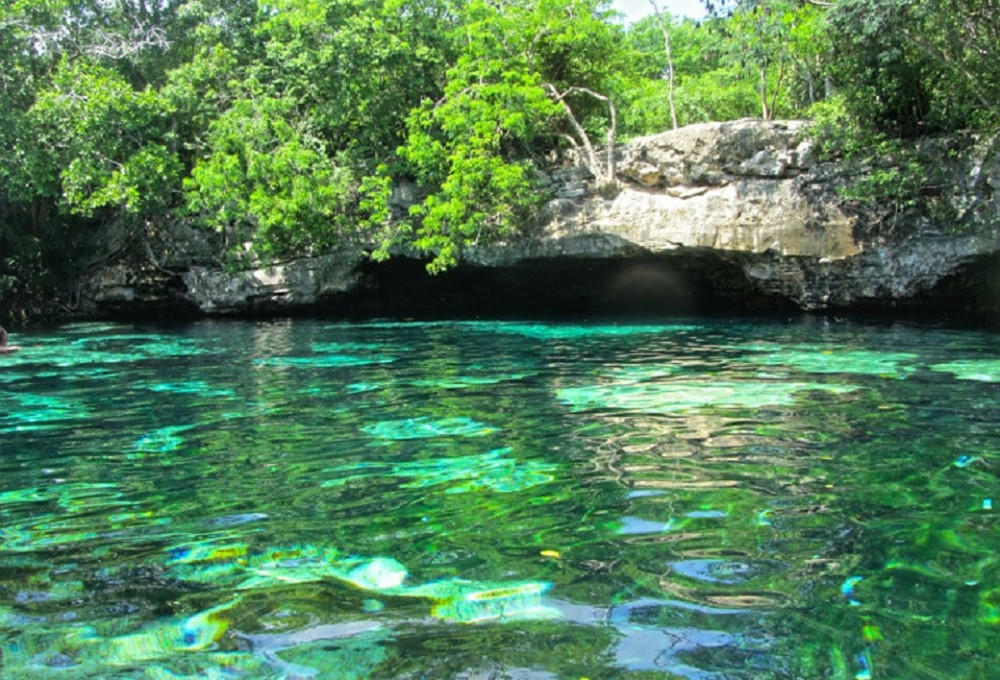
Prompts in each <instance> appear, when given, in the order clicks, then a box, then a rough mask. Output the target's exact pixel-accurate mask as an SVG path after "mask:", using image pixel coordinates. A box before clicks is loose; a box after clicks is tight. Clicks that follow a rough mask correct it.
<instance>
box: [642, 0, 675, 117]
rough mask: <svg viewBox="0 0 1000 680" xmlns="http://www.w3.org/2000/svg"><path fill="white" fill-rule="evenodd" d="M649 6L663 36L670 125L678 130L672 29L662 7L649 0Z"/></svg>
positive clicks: (653, 0) (654, 0)
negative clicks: (671, 38)
mask: <svg viewBox="0 0 1000 680" xmlns="http://www.w3.org/2000/svg"><path fill="white" fill-rule="evenodd" d="M649 4H650V6H651V7H652V8H653V15H654V16H655V17H656V24H657V25H658V26H659V27H660V32H661V33H662V34H663V51H664V52H665V53H666V55H667V83H668V89H667V102H668V103H669V105H670V123H671V125H673V128H674V129H675V130H676V129H677V107H676V106H675V105H674V57H673V53H672V52H671V51H670V27H669V25H668V23H667V20H664V18H663V15H662V14H660V7H659V6H658V5H657V4H656V0H649Z"/></svg>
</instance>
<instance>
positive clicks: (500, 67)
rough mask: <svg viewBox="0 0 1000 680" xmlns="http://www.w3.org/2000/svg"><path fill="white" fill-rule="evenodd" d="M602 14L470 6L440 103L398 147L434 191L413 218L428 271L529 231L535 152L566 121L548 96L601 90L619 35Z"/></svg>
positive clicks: (573, 7) (553, 0) (573, 5)
mask: <svg viewBox="0 0 1000 680" xmlns="http://www.w3.org/2000/svg"><path fill="white" fill-rule="evenodd" d="M598 9H599V5H597V4H595V3H593V2H589V1H588V0H550V1H547V2H542V3H523V4H522V3H517V2H511V3H508V4H507V6H505V7H496V6H494V5H492V4H489V3H485V2H473V3H470V5H469V6H468V8H467V10H466V12H467V13H466V17H467V22H466V23H465V24H464V25H463V26H462V27H461V29H459V30H460V31H461V36H459V39H460V40H462V42H463V43H464V44H463V45H462V52H461V54H460V55H459V56H458V58H457V60H456V63H455V65H454V67H452V68H451V69H450V70H449V71H448V83H447V84H446V86H445V88H444V93H443V97H442V98H441V99H439V100H438V101H436V102H433V101H431V100H425V101H424V102H423V104H422V105H421V106H420V107H419V108H417V109H415V110H414V111H413V112H412V113H411V114H410V116H409V118H408V138H407V140H406V143H405V144H404V145H403V146H401V147H400V149H399V154H400V156H401V157H402V158H403V159H405V160H406V161H407V162H408V164H409V165H408V168H409V170H410V172H412V173H413V175H414V176H415V177H416V179H417V181H418V182H419V183H420V184H421V185H422V186H424V187H426V188H427V189H428V190H429V195H428V196H427V197H426V198H425V199H424V201H423V202H422V203H420V204H419V205H416V206H414V207H413V208H412V209H411V211H410V212H411V216H412V217H414V218H416V220H417V226H416V229H415V231H414V240H413V245H414V246H415V247H416V248H418V249H419V250H422V251H425V252H429V253H432V254H433V255H434V259H433V260H432V262H431V263H430V265H429V267H428V269H429V270H430V271H432V272H437V271H441V270H442V269H445V268H447V267H449V266H453V265H454V264H456V262H457V260H458V258H459V257H460V255H461V253H462V251H463V250H464V249H466V248H468V247H469V246H472V245H475V244H476V243H480V242H485V241H489V240H498V239H503V238H508V237H510V236H513V235H514V234H515V233H517V231H518V230H519V229H520V228H522V227H523V226H525V225H526V224H530V222H531V213H532V211H533V210H534V209H535V208H536V206H538V205H539V203H540V201H541V199H542V198H543V197H544V195H545V193H544V192H543V190H542V187H541V186H540V184H539V180H538V178H537V173H536V165H537V157H538V152H539V151H541V150H544V149H546V148H551V147H552V146H554V140H555V139H556V136H557V135H558V134H560V133H561V132H562V129H563V128H561V127H560V125H561V123H564V121H562V119H561V116H560V113H561V111H562V110H563V109H562V108H561V106H560V104H559V102H558V101H556V100H555V98H554V96H553V95H552V90H556V91H558V92H562V91H563V89H564V88H566V87H567V86H568V85H571V84H572V85H574V86H589V85H595V84H599V83H600V82H601V81H602V78H604V77H605V76H606V74H607V64H608V62H609V58H610V55H611V52H612V50H613V45H614V43H613V40H612V37H613V35H614V31H613V29H612V27H611V26H609V25H608V24H606V23H604V22H602V21H600V20H599V19H598V18H596V16H597V15H596V12H597V11H598ZM583 17H590V19H589V20H587V19H584V18H583ZM547 86H548V87H547ZM597 86H598V87H599V85H597ZM578 112H579V114H580V115H581V117H582V118H583V120H584V121H586V125H587V126H589V127H590V128H591V129H594V128H595V127H597V126H599V125H600V116H599V115H598V114H597V113H596V111H595V108H594V107H592V106H591V104H590V102H586V101H585V102H584V103H583V104H582V105H581V106H580V107H579V109H578ZM384 250H385V249H384V248H383V251H384Z"/></svg>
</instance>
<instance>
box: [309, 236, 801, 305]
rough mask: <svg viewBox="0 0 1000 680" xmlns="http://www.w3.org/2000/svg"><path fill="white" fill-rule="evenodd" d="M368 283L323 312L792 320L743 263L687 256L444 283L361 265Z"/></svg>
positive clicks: (442, 278)
mask: <svg viewBox="0 0 1000 680" xmlns="http://www.w3.org/2000/svg"><path fill="white" fill-rule="evenodd" d="M361 273H362V279H361V282H360V284H359V285H358V286H357V287H356V288H355V289H354V290H353V291H351V292H348V293H343V294H339V295H337V296H336V297H335V298H334V299H333V300H331V301H330V303H331V304H329V305H324V310H323V311H325V312H327V313H333V314H337V315H343V316H350V317H371V316H390V317H414V318H425V317H493V318H513V317H578V318H593V317H621V316H662V315H673V316H676V315H711V314H726V313H728V314H733V313H752V314H766V313H772V312H782V313H784V312H790V311H791V312H794V311H795V307H794V305H793V304H792V303H791V302H789V301H787V300H782V299H778V298H775V297H773V296H768V295H764V294H762V293H761V292H759V291H758V290H757V289H756V288H755V287H754V286H753V285H752V284H751V283H750V282H749V281H748V280H747V278H746V276H745V275H744V274H743V271H742V269H741V268H740V266H739V264H738V263H737V262H733V261H728V260H724V259H722V258H720V257H718V256H717V255H715V254H712V253H705V254H692V253H691V252H687V253H685V256H684V257H683V258H681V257H673V258H671V257H646V258H634V257H633V258H627V259H625V258H546V259H533V260H526V261H523V262H519V263H516V264H512V265H508V266H489V267H487V266H471V265H462V266H459V267H456V268H455V269H452V270H449V271H446V272H444V273H441V274H437V275H430V274H428V273H427V272H426V270H425V262H423V261H421V260H416V259H410V258H393V259H392V260H389V261H387V262H383V263H370V262H367V263H365V264H364V265H363V266H362V272H361Z"/></svg>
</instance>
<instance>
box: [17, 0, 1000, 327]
mask: <svg viewBox="0 0 1000 680" xmlns="http://www.w3.org/2000/svg"><path fill="white" fill-rule="evenodd" d="M708 4H710V5H716V6H715V7H714V8H713V9H714V10H716V11H715V12H714V14H713V15H712V16H710V17H709V18H707V19H706V20H704V21H702V22H694V21H691V20H680V19H678V18H676V17H674V18H671V17H669V16H667V17H666V20H667V21H668V22H669V27H670V42H671V55H672V62H673V67H674V72H673V75H674V85H675V87H674V103H675V107H676V112H677V116H678V118H679V122H680V123H681V124H688V123H694V122H701V121H708V120H725V119H733V118H741V117H747V116H758V117H765V118H768V117H798V116H805V115H814V116H815V117H816V123H817V129H818V130H820V129H821V130H823V140H822V144H823V146H824V148H826V149H827V151H828V152H829V153H831V154H835V155H838V156H840V157H843V158H846V159H848V160H849V162H850V163H852V164H853V166H852V167H853V168H855V169H856V174H857V177H859V178H860V179H859V181H858V182H856V183H855V185H854V186H853V187H852V188H851V189H848V190H847V193H846V194H845V196H846V197H848V198H849V199H850V200H851V201H853V202H857V203H865V204H872V205H874V204H876V203H879V202H883V203H885V202H888V203H889V204H891V205H894V206H896V208H894V210H897V211H898V210H909V209H911V208H916V207H920V208H926V207H927V200H926V198H927V195H928V193H929V192H928V187H929V186H930V185H933V184H934V182H935V180H934V179H933V178H929V177H928V175H929V170H928V169H927V167H926V164H924V165H923V167H921V163H922V162H921V161H919V160H918V159H915V158H911V157H904V154H903V153H902V149H903V146H902V145H901V144H899V143H898V141H895V140H898V139H900V138H914V137H919V136H922V135H926V134H928V133H941V132H944V133H947V132H952V131H956V130H964V129H976V130H986V131H993V130H995V129H996V127H997V125H998V124H1000V121H998V118H997V111H1000V66H998V64H1000V58H998V57H1000V54H998V53H1000V28H998V27H1000V5H998V4H997V2H996V0H955V1H954V2H947V3H946V2H943V0H918V1H916V2H910V1H908V0H907V1H904V0H838V1H837V2H836V3H832V4H829V5H828V4H827V3H819V2H816V3H812V2H806V3H803V2H796V1H794V0H728V1H726V2H721V3H708ZM608 6H609V3H608V2H607V1H606V0H500V1H499V2H487V1H486V0H457V1H456V0H267V1H266V2H264V1H263V0H162V1H160V2H155V3H148V2H146V3H143V2H117V1H116V2H91V1H90V0H11V1H10V2H6V3H3V4H2V6H0V152H2V153H3V157H4V160H5V162H4V163H3V164H0V248H2V251H0V252H2V256H3V258H4V263H3V264H2V265H0V287H2V289H0V293H2V295H3V300H4V302H3V303H2V304H3V305H4V306H6V307H12V306H17V307H19V308H21V309H25V308H27V307H29V306H30V301H31V300H32V298H34V297H37V296H41V295H43V293H42V291H51V290H52V289H53V285H54V282H56V281H58V280H61V279H65V278H72V276H74V275H75V274H77V273H79V272H80V271H83V270H85V269H86V268H87V267H89V266H92V265H94V264H96V263H99V262H100V260H101V259H102V258H103V259H108V258H111V257H126V256H131V257H136V256H143V255H141V254H143V253H145V252H147V250H148V249H147V248H145V247H144V246H146V245H147V242H148V240H149V239H150V238H154V236H155V235H163V237H164V238H169V232H170V228H171V227H172V225H174V224H175V223H183V224H187V225H195V226H199V227H201V228H204V229H206V230H209V231H211V232H213V233H216V234H219V235H220V236H221V238H219V239H218V240H217V242H218V243H220V244H221V246H222V248H223V249H224V251H223V252H220V253H219V255H220V256H221V257H223V259H226V260H228V261H230V262H233V263H235V264H237V265H241V264H242V263H244V262H246V261H248V260H252V261H262V260H268V259H274V258H284V257H291V256H295V255H303V254H311V253H320V252H323V251H325V250H328V249H330V248H333V247H335V246H337V245H338V244H340V243H342V242H344V241H345V239H346V240H352V242H353V241H358V242H360V243H361V244H362V246H363V247H369V248H371V249H372V251H373V257H376V258H383V257H387V256H388V255H389V253H390V252H410V253H412V252H423V253H426V254H428V255H429V256H430V257H432V258H433V261H432V263H431V266H430V269H431V270H432V271H439V270H441V269H443V268H445V267H449V266H452V265H454V264H455V263H456V262H458V261H459V260H460V258H461V257H462V255H463V251H465V250H467V249H468V248H470V247H472V246H474V245H475V244H479V243H486V242H489V241H498V240H504V239H510V238H514V237H516V236H517V235H518V234H519V233H521V232H523V231H525V230H526V229H530V228H531V225H532V221H533V219H534V217H535V216H536V215H537V212H538V209H539V206H540V205H542V203H543V202H544V201H545V200H546V197H547V192H546V190H545V188H544V186H543V185H542V184H541V183H540V181H539V170H540V169H542V168H543V166H544V165H545V163H546V162H548V159H550V158H553V157H557V156H558V155H559V154H560V153H561V152H563V151H566V150H567V149H568V146H573V147H576V148H575V152H576V153H577V156H576V157H577V158H578V159H579V160H580V162H582V163H583V164H584V165H587V166H588V167H589V168H590V170H591V171H592V172H593V174H594V175H595V177H597V178H598V179H599V180H600V181H602V182H605V181H607V180H608V178H607V177H605V175H607V173H608V171H607V169H605V168H603V167H598V161H597V158H598V157H599V155H598V153H597V152H596V151H595V150H594V148H593V147H599V146H600V145H601V144H604V143H606V140H607V139H608V135H611V136H612V137H614V135H615V134H618V135H622V136H636V135H644V134H650V133H655V132H659V131H661V130H664V129H667V128H668V127H670V125H671V120H670V112H669V105H668V94H669V93H668V83H667V80H666V78H665V76H666V74H667V55H666V52H665V50H664V43H663V36H662V33H661V32H660V29H659V26H658V25H657V23H656V22H655V21H654V19H653V18H652V17H650V18H647V19H644V20H642V21H639V22H637V23H636V24H635V25H632V26H629V27H625V26H623V25H621V24H620V23H618V21H617V19H616V18H615V15H614V14H613V13H612V12H610V11H609V9H608ZM832 94H835V97H834V98H833V99H831V98H830V97H831V95H832ZM810 107H812V108H810ZM612 112H616V114H617V115H614V116H613V115H612ZM615 126H617V127H615ZM563 157H564V158H565V157H566V156H563ZM880 159H881V160H880ZM402 181H415V182H416V183H417V184H418V187H419V191H418V195H419V203H418V205H416V206H415V207H414V208H413V210H412V212H411V213H410V214H408V215H404V216H402V219H401V216H400V215H398V214H392V212H391V210H390V198H391V197H392V195H393V188H394V187H395V186H398V185H399V183H400V182H402ZM852 192H853V193H852ZM942 204H943V202H942ZM398 207H399V206H397V205H394V206H392V208H393V209H396V210H397V211H398ZM155 237H159V236H155ZM137 254H138V255H137ZM45 294H48V293H45ZM12 300H17V301H18V302H16V303H14V302H11V301H12Z"/></svg>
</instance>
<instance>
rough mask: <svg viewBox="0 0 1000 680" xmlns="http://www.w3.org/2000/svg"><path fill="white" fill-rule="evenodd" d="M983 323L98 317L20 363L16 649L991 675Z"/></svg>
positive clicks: (990, 510)
mask: <svg viewBox="0 0 1000 680" xmlns="http://www.w3.org/2000/svg"><path fill="white" fill-rule="evenodd" d="M997 339H998V336H997V335H996V334H995V333H992V332H987V331H977V330H961V329H948V328H939V327H929V326H920V325H908V324H894V325H889V324H880V325H876V324H864V323H846V322H845V323H835V322H828V321H823V320H809V319H806V320H795V321H790V322H781V323H779V322H775V321H767V322H750V321H721V320H699V319H685V320H683V322H675V321H668V322H664V323H648V322H647V323H643V324H628V323H620V324H614V323H603V324H600V323H544V322H536V321H532V322H501V321H496V322H494V321H437V322H397V321H373V322H366V323H356V322H355V323H347V322H344V323H337V322H330V321H320V320H289V321H271V322H245V321H202V322H198V323H192V324H190V325H185V326H169V327H167V326H154V325H133V324H96V323H81V324H74V325H66V326H62V327H58V328H55V329H49V330H47V331H44V332H42V331H38V332H34V333H32V332H26V333H22V334H19V335H18V338H17V340H18V344H20V345H21V346H22V347H23V349H22V351H21V352H19V353H17V354H12V355H8V356H6V357H3V358H0V395H2V396H0V404H2V408H0V434H2V442H3V448H2V452H3V453H2V456H0V465H2V466H3V469H2V472H3V474H2V478H0V479H2V481H0V633H2V635H0V676H2V677H4V678H48V677H52V678H157V679H160V678H185V677H190V678H285V679H288V680H291V679H292V678H338V679H339V678H473V677H480V678H481V677H490V678H507V677H509V678H520V679H525V678H539V679H543V678H544V679H549V678H573V679H578V678H584V677H586V678H591V679H596V678H653V677H658V678H659V677H663V678H697V679H702V678H748V679H749V678H764V679H767V678H802V679H812V678H817V679H818V678H833V679H835V680H851V679H853V680H865V679H866V678H907V679H920V678H927V679H936V678H950V679H957V678H968V679H977V678H996V677H997V675H996V649H997V647H998V646H1000V521H998V515H997V512H998V508H996V507H995V504H996V503H997V502H998V501H1000V485H998V479H1000V427H998V424H1000V344H998V343H997Z"/></svg>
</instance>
